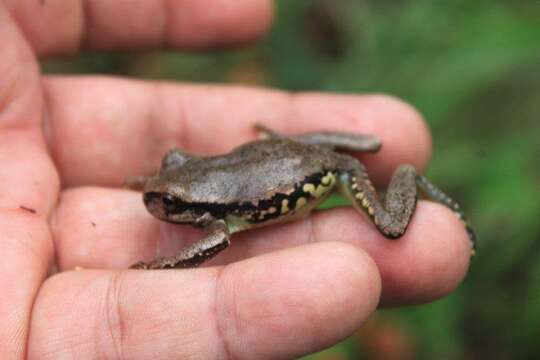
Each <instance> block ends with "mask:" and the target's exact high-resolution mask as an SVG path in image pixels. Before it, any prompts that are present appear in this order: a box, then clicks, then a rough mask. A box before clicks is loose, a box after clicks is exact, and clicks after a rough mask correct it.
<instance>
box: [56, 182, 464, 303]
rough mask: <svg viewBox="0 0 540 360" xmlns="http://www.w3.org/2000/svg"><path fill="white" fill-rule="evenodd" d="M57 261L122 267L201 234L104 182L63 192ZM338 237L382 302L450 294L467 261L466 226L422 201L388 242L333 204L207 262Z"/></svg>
mask: <svg viewBox="0 0 540 360" xmlns="http://www.w3.org/2000/svg"><path fill="white" fill-rule="evenodd" d="M53 219H54V220H53V227H52V228H53V232H54V235H55V239H56V241H57V243H56V247H57V249H58V250H57V260H58V263H59V266H60V267H61V268H62V269H73V268H74V267H76V266H82V267H88V268H110V267H115V268H126V267H127V266H129V265H131V264H132V263H134V262H137V261H140V260H145V261H149V260H151V259H153V258H155V257H159V256H172V255H174V254H176V253H177V252H178V251H179V250H180V249H181V248H183V247H184V246H186V245H187V244H188V243H190V242H192V241H194V240H196V239H199V238H201V237H202V236H203V235H204V233H203V232H202V231H201V230H196V229H193V228H191V227H189V226H181V225H175V224H167V223H164V222H161V221H158V220H156V219H154V218H152V217H151V216H150V215H149V214H148V213H147V212H146V210H145V209H144V206H143V204H142V201H141V197H140V194H137V193H134V192H129V191H121V190H109V189H103V188H78V189H73V190H70V191H67V192H64V195H63V196H62V198H61V202H60V205H59V207H58V210H57V212H56V213H55V215H54V217H53ZM323 241H339V242H346V243H350V244H354V245H355V246H358V247H360V248H363V249H365V250H366V251H367V252H368V253H369V254H370V256H371V257H373V259H374V260H375V262H376V263H377V266H378V267H379V270H380V272H381V276H382V286H383V291H382V302H383V303H384V304H388V305H390V304H409V303H420V302H426V301H430V300H433V299H435V298H438V297H441V296H443V295H445V294H448V293H449V292H451V291H452V290H454V289H455V288H456V287H457V286H458V284H459V283H460V282H461V280H462V279H463V277H464V276H465V273H466V271H467V268H468V265H469V257H470V245H469V242H468V238H467V234H466V232H465V229H464V226H463V224H462V223H461V222H460V221H459V220H458V219H457V218H456V216H455V215H454V214H453V213H452V212H451V211H449V210H447V209H446V208H444V207H442V206H440V205H437V204H434V203H431V202H424V201H421V202H420V203H419V204H418V207H417V211H416V212H415V214H414V216H413V218H412V221H411V223H410V224H409V227H408V229H407V232H406V233H405V235H404V236H403V237H401V238H400V239H398V240H390V239H387V238H385V237H383V236H382V235H380V233H379V232H378V231H377V229H376V228H375V227H374V225H373V224H372V223H371V222H369V221H367V220H366V219H365V218H364V217H362V216H361V215H360V214H358V213H357V212H356V211H354V210H353V209H347V208H343V209H333V210H330V211H324V212H319V213H316V214H313V215H312V216H311V217H310V218H308V219H307V220H304V221H296V222H293V223H289V224H285V225H281V226H278V225H276V226H271V227H267V228H263V229H260V230H257V231H249V232H243V233H239V234H235V235H234V236H233V238H232V242H231V246H230V248H229V249H227V250H225V251H223V252H222V253H221V254H219V255H218V256H217V257H216V258H215V260H213V261H212V262H210V263H209V264H226V263H230V262H234V261H238V260H241V259H244V258H249V257H255V256H257V255H260V254H263V253H268V252H272V251H276V250H279V249H282V248H285V247H291V246H298V245H303V244H307V243H311V242H323Z"/></svg>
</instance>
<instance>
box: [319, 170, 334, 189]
mask: <svg viewBox="0 0 540 360" xmlns="http://www.w3.org/2000/svg"><path fill="white" fill-rule="evenodd" d="M334 180H335V176H334V174H332V173H331V172H329V173H328V174H326V175H325V176H323V178H322V179H321V183H322V184H323V185H326V186H328V185H330V184H332V183H333V182H334Z"/></svg>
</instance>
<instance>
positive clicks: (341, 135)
mask: <svg viewBox="0 0 540 360" xmlns="http://www.w3.org/2000/svg"><path fill="white" fill-rule="evenodd" d="M255 129H257V131H259V132H260V133H261V134H262V135H263V137H264V138H289V139H292V140H295V141H298V142H301V143H304V144H311V145H319V146H324V147H329V148H332V149H335V150H342V151H351V152H376V151H378V150H379V149H380V148H381V141H380V140H379V138H377V137H376V136H373V135H364V134H351V133H345V132H335V131H319V132H309V133H304V134H298V135H290V136H285V135H282V134H280V133H278V132H276V131H274V130H272V129H269V128H268V127H266V126H264V125H262V124H259V123H256V124H255Z"/></svg>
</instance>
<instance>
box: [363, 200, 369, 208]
mask: <svg viewBox="0 0 540 360" xmlns="http://www.w3.org/2000/svg"><path fill="white" fill-rule="evenodd" d="M362 206H363V207H365V208H367V207H368V206H369V201H367V199H366V198H362Z"/></svg>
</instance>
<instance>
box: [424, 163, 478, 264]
mask: <svg viewBox="0 0 540 360" xmlns="http://www.w3.org/2000/svg"><path fill="white" fill-rule="evenodd" d="M416 185H417V186H418V189H420V190H421V192H422V193H423V195H424V197H426V198H427V199H429V200H433V201H435V202H438V203H439V204H442V205H444V206H446V207H447V208H449V209H450V210H452V211H453V212H454V213H455V214H456V216H457V217H458V218H459V219H460V220H461V221H463V223H464V224H465V229H466V230H467V235H468V236H469V240H470V242H471V248H472V255H474V254H475V252H476V234H475V233H474V230H473V229H472V227H471V225H470V223H469V221H468V220H467V218H466V217H465V214H464V213H463V210H461V207H460V206H459V204H458V203H457V202H456V201H455V200H453V199H452V198H451V197H450V196H448V195H446V194H445V193H444V192H443V191H442V190H441V189H439V188H438V187H436V186H435V185H433V183H432V182H431V181H429V180H428V179H427V178H426V177H425V176H423V175H419V174H418V175H416Z"/></svg>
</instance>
